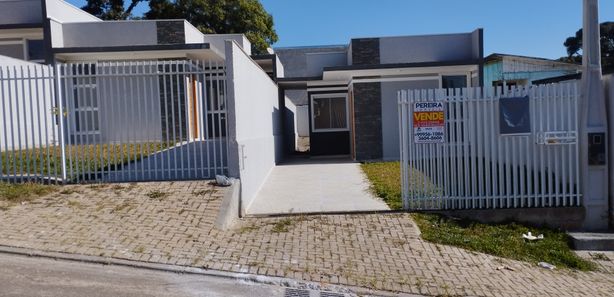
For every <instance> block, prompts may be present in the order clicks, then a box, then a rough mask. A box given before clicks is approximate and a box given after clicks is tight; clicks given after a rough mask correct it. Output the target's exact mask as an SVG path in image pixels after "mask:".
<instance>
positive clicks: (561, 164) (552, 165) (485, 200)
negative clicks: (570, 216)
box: [398, 84, 582, 209]
mask: <svg viewBox="0 0 614 297" xmlns="http://www.w3.org/2000/svg"><path fill="white" fill-rule="evenodd" d="M578 97H579V95H578V90H577V86H576V85H575V84H552V85H545V86H530V87H520V88H512V89H508V90H503V89H502V88H497V89H495V88H466V89H449V90H445V89H437V90H404V91H400V92H399V93H398V100H399V125H400V140H401V145H400V148H401V176H402V195H403V196H402V197H403V205H404V207H405V209H485V208H521V207H560V206H578V205H581V204H582V196H581V189H580V188H579V185H580V180H579V178H580V175H579V159H578V141H577V135H578V122H577V121H578V116H577V110H578V109H577V103H578ZM527 101H528V102H527ZM423 102H442V103H443V107H444V119H445V120H444V121H445V124H444V125H443V127H444V128H443V131H444V136H443V139H442V140H443V142H439V143H416V141H415V139H414V136H415V135H414V119H413V117H414V111H415V107H416V103H423ZM503 102H505V104H504V103H503ZM523 104H525V106H524V108H523ZM510 106H511V109H506V108H510ZM526 107H528V108H526ZM514 108H516V110H514ZM501 109H503V111H502V110H501ZM510 110H512V111H513V112H515V113H516V114H523V115H524V116H525V117H523V118H524V119H525V120H524V121H525V122H523V124H524V125H525V129H526V131H520V132H519V131H511V130H510V131H508V130H503V131H502V130H501V129H502V127H501V126H505V127H504V129H507V127H508V125H510V121H512V120H510V118H509V117H513V115H512V114H511V113H510ZM527 110H528V112H529V113H528V114H526V113H523V112H526V111H527ZM502 112H503V118H502V115H501V113H502ZM527 119H529V120H530V124H528V123H526V120H527ZM511 126H512V127H514V125H511ZM516 127H521V128H522V125H520V124H518V125H517V126H516ZM529 127H530V129H528V128H529ZM418 142H422V141H418ZM427 142H428V141H427Z"/></svg>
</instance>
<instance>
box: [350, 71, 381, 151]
mask: <svg viewBox="0 0 614 297" xmlns="http://www.w3.org/2000/svg"><path fill="white" fill-rule="evenodd" d="M353 90H354V92H353V95H354V135H355V136H354V149H355V152H356V160H361V161H362V160H375V159H381V158H382V156H383V151H382V100H381V94H382V84H381V83H379V82H374V83H357V84H354V88H353Z"/></svg>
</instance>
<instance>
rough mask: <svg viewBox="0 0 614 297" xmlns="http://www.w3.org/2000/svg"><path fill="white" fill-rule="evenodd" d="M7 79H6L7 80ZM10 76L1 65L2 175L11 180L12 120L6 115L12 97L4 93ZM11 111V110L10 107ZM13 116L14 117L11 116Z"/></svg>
mask: <svg viewBox="0 0 614 297" xmlns="http://www.w3.org/2000/svg"><path fill="white" fill-rule="evenodd" d="M5 79H6V80H5ZM8 81H9V80H8V77H5V72H4V67H2V66H0V98H2V101H0V104H2V121H3V122H2V127H3V130H4V133H3V135H4V136H3V137H4V152H2V148H0V174H2V176H3V177H4V178H6V180H9V177H10V172H9V170H10V167H9V158H10V156H9V153H10V151H9V140H8V129H7V126H8V124H9V123H10V122H11V120H10V119H8V120H7V116H6V103H7V102H10V100H11V98H8V99H7V98H6V96H5V95H4V83H5V82H8ZM9 113H11V110H10V109H9ZM11 118H12V117H11ZM11 134H12V131H11Z"/></svg>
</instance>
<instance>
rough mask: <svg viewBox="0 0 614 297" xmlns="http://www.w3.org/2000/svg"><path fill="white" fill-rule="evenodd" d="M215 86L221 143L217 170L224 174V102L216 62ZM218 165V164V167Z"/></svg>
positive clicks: (218, 68) (218, 67) (219, 141)
mask: <svg viewBox="0 0 614 297" xmlns="http://www.w3.org/2000/svg"><path fill="white" fill-rule="evenodd" d="M215 84H216V89H215V100H216V105H217V113H216V114H217V141H218V143H219V146H218V147H219V153H220V163H219V165H220V169H219V171H217V170H216V172H218V173H219V174H222V173H223V169H222V168H223V167H224V166H223V164H224V155H223V148H222V145H223V144H222V113H221V111H222V104H221V103H222V102H221V100H223V99H221V98H220V97H221V94H222V92H221V87H220V64H219V62H217V61H216V62H215ZM217 165H218V164H216V167H217Z"/></svg>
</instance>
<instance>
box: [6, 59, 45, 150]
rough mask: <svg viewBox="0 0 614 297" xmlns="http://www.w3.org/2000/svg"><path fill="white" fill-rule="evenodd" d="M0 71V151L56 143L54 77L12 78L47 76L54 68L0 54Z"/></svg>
mask: <svg viewBox="0 0 614 297" xmlns="http://www.w3.org/2000/svg"><path fill="white" fill-rule="evenodd" d="M15 71H16V72H15ZM28 71H29V72H30V74H29V75H28ZM0 72H1V74H0V98H1V100H0V151H5V150H13V149H32V148H36V147H43V146H46V145H47V144H50V145H51V144H55V143H56V142H57V139H56V138H57V131H55V129H56V126H55V124H54V121H55V119H54V117H53V114H52V110H53V106H52V104H53V102H52V100H53V98H54V96H53V90H54V85H53V80H51V79H44V80H43V79H37V80H35V79H24V80H14V78H26V77H34V76H35V73H37V74H38V75H39V76H45V77H50V76H52V75H53V68H51V67H48V66H43V65H38V64H35V63H29V62H24V61H21V60H17V59H13V58H8V57H4V56H0ZM7 78H13V79H11V80H7Z"/></svg>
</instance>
